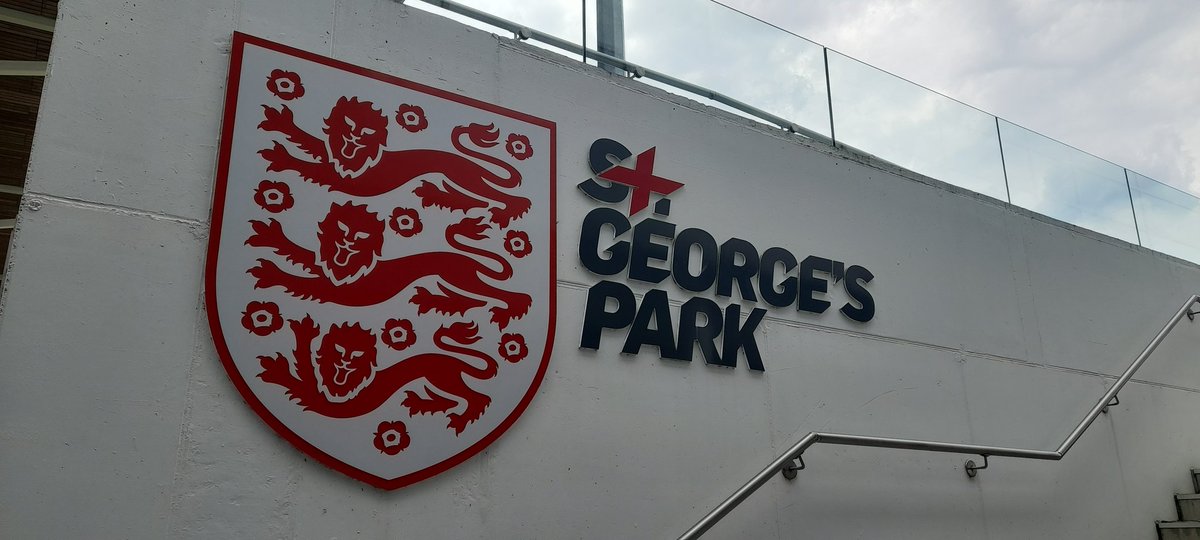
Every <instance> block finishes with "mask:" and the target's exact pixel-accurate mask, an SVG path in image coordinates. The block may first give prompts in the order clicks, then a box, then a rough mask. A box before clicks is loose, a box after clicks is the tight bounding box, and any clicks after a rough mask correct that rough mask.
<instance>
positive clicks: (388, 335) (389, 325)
mask: <svg viewBox="0 0 1200 540" xmlns="http://www.w3.org/2000/svg"><path fill="white" fill-rule="evenodd" d="M381 337H382V338H383V344H384V345H387V346H388V347H391V348H393V349H395V350H397V351H403V350H404V349H407V348H408V347H409V345H412V344H413V343H416V342H417V334H416V333H415V332H413V325H412V321H410V320H408V319H391V320H389V321H388V322H386V323H384V325H383V335H382V336H381Z"/></svg>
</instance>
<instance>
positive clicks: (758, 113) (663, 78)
mask: <svg viewBox="0 0 1200 540" xmlns="http://www.w3.org/2000/svg"><path fill="white" fill-rule="evenodd" d="M399 1H400V2H401V3H403V2H404V1H405V0H399ZM421 1H422V2H425V3H426V4H430V5H433V6H437V7H440V8H442V9H444V10H446V11H452V12H454V13H457V14H459V15H463V16H465V17H470V18H472V19H475V20H477V21H479V22H481V23H484V24H487V25H490V26H495V27H496V28H500V29H503V30H507V31H509V32H512V33H513V35H515V36H516V37H517V38H518V39H522V40H525V39H532V40H534V41H540V42H542V43H545V44H547V45H551V46H553V47H557V48H559V49H562V50H564V51H567V52H570V53H574V54H585V53H586V55H587V57H588V58H592V59H595V60H602V61H604V63H606V64H611V65H613V66H616V67H618V68H621V69H623V70H625V72H626V73H631V74H633V75H634V76H635V77H645V78H647V79H652V80H655V81H658V82H660V83H663V84H666V85H668V86H673V87H675V88H678V89H680V90H683V91H685V92H690V93H692V94H696V95H698V96H701V97H705V98H708V99H711V100H713V101H715V102H717V103H721V104H723V105H726V106H729V107H732V108H734V109H737V110H739V111H742V112H744V113H746V114H749V115H750V116H753V117H755V118H758V119H760V120H765V121H767V122H770V123H772V124H775V125H777V126H779V127H781V128H783V129H785V130H787V131H790V132H792V133H798V134H800V135H803V136H805V137H808V138H810V139H816V140H818V141H821V142H824V143H826V144H830V145H832V144H833V139H830V138H829V137H828V136H825V135H822V134H820V133H817V132H815V131H813V130H811V129H808V128H806V127H803V126H800V125H797V124H796V123H794V122H792V121H791V120H788V119H786V118H783V117H781V116H776V115H774V114H771V113H769V112H767V111H764V110H762V109H759V108H758V107H755V106H753V105H749V104H747V103H743V102H741V101H738V100H736V99H734V98H731V97H729V96H727V95H725V94H722V93H720V92H714V91H712V90H709V89H707V88H704V87H703V86H698V85H695V84H692V83H689V82H687V81H682V80H679V79H676V78H675V77H672V76H670V75H667V74H665V73H661V72H658V71H654V70H652V69H647V68H645V67H643V66H639V65H637V64H634V63H633V62H629V61H627V60H625V59H624V58H617V57H615V56H611V55H608V54H605V53H602V52H600V51H596V50H592V49H588V48H586V47H583V46H582V45H579V44H577V43H572V42H570V41H567V40H565V39H562V38H558V37H554V36H552V35H550V34H547V33H545V32H539V31H537V30H534V29H532V28H529V27H527V26H523V25H520V24H517V23H515V22H512V21H510V20H508V19H504V18H501V17H497V16H495V15H492V14H491V13H487V12H485V11H479V10H477V9H475V8H472V7H468V6H464V5H462V4H459V3H458V2H452V1H450V0H421Z"/></svg>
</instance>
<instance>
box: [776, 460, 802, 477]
mask: <svg viewBox="0 0 1200 540" xmlns="http://www.w3.org/2000/svg"><path fill="white" fill-rule="evenodd" d="M804 467H805V465H804V456H796V459H793V460H792V462H791V463H788V464H787V465H784V466H783V468H782V469H779V472H781V473H783V477H784V478H787V479H788V480H795V479H796V473H797V472H799V471H803V470H804Z"/></svg>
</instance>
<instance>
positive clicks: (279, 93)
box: [267, 69, 304, 101]
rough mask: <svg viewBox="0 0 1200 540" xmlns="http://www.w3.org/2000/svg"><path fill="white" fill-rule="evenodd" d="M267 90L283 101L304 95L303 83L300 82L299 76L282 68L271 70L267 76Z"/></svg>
mask: <svg viewBox="0 0 1200 540" xmlns="http://www.w3.org/2000/svg"><path fill="white" fill-rule="evenodd" d="M267 90H270V91H271V93H272V94H275V97H277V98H279V99H282V100H284V101H291V100H293V99H296V98H300V97H304V85H303V84H300V76H299V75H297V74H295V73H293V72H291V71H284V70H282V69H276V70H273V71H271V76H270V77H267Z"/></svg>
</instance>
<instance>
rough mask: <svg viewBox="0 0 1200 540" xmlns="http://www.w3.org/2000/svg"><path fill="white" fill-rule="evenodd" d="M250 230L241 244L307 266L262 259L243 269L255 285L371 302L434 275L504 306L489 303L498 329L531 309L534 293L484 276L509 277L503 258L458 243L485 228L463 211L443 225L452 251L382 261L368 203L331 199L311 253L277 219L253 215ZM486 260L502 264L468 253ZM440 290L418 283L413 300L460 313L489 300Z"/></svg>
mask: <svg viewBox="0 0 1200 540" xmlns="http://www.w3.org/2000/svg"><path fill="white" fill-rule="evenodd" d="M250 225H251V227H253V229H254V234H253V235H251V236H250V238H248V239H247V240H246V244H247V245H250V246H254V247H265V248H269V249H271V250H273V251H274V252H275V253H276V254H277V255H280V256H282V257H284V258H285V259H286V260H287V261H288V262H290V263H293V264H295V265H297V266H299V267H300V268H302V269H303V270H304V271H305V274H306V275H300V276H298V275H295V274H291V273H288V272H285V271H283V270H282V269H280V268H279V267H278V266H277V265H276V264H275V263H273V262H271V261H269V260H267V259H259V260H258V265H257V266H255V267H253V268H251V269H250V270H248V271H247V272H248V273H249V274H250V275H252V276H254V277H255V279H256V282H255V284H254V286H255V288H258V289H267V288H270V287H282V288H283V289H284V290H285V291H287V292H288V293H289V294H291V295H292V296H295V297H298V298H302V299H305V300H308V299H315V300H317V301H318V302H333V303H335V304H340V305H343V306H373V305H376V304H379V303H381V302H384V301H386V300H388V299H391V298H392V297H394V296H396V295H397V294H400V293H401V292H402V291H403V290H404V289H405V288H407V287H408V286H409V285H411V284H412V283H413V282H414V281H416V280H418V279H420V278H423V277H426V276H433V277H437V278H440V279H441V280H442V281H444V282H446V283H448V284H449V285H451V286H453V287H455V288H457V289H460V290H462V291H466V292H467V293H470V294H473V295H477V296H480V297H483V298H489V299H493V300H495V301H497V302H499V303H501V304H503V305H500V306H494V307H492V308H491V309H490V311H491V313H492V317H491V321H492V323H494V324H495V325H496V326H497V327H498V328H500V329H501V330H503V329H504V328H505V327H506V326H508V323H509V322H511V321H512V319H519V318H521V317H523V316H524V315H525V313H527V312H528V311H529V306H530V304H531V303H532V299H531V298H530V297H529V295H527V294H522V293H516V292H511V291H506V290H504V289H500V288H498V287H496V286H493V285H490V284H488V283H485V282H484V281H483V278H485V277H486V278H488V279H491V280H495V281H505V280H508V279H509V278H511V277H512V276H513V269H512V265H510V264H509V263H508V261H507V260H505V259H504V257H501V256H500V255H497V254H495V253H492V252H490V251H487V250H485V249H482V248H478V247H475V246H470V245H466V244H463V243H462V242H461V241H460V240H459V237H462V238H466V239H468V240H483V239H485V238H486V237H487V236H486V235H485V234H484V233H485V231H487V229H488V227H487V226H486V225H484V224H483V218H482V217H474V218H464V219H463V220H462V221H460V222H458V223H456V224H453V225H450V226H449V227H446V241H447V242H448V243H449V244H450V246H451V247H453V248H455V249H457V250H459V251H461V252H463V253H458V252H454V251H443V252H431V253H417V254H414V255H408V256H405V257H400V258H397V259H388V260H380V259H379V256H380V251H381V249H382V248H383V227H384V222H383V220H382V219H380V218H379V216H378V214H376V213H375V212H370V211H368V210H367V207H366V205H358V204H354V203H346V204H336V203H335V204H332V205H331V206H330V208H329V213H328V214H327V215H326V216H325V218H324V219H323V220H321V222H320V223H318V224H317V242H318V244H319V247H318V249H317V251H316V252H315V253H314V252H313V251H310V250H307V249H305V248H303V247H300V246H299V245H297V244H296V243H295V242H293V241H291V240H290V239H288V237H287V235H286V234H284V232H283V227H282V226H281V225H280V224H279V222H278V221H276V220H274V219H271V220H269V221H266V222H263V221H257V220H251V221H250ZM464 253H466V254H473V255H477V256H479V257H482V258H484V259H487V260H489V261H491V262H493V263H495V264H496V265H498V266H499V269H496V268H493V267H492V266H489V264H486V263H485V262H483V261H481V260H479V259H476V258H475V257H472V256H470V255H466V254H464ZM438 288H439V289H441V291H442V292H443V293H444V294H443V295H437V294H431V293H430V292H429V291H428V290H426V289H424V288H422V287H417V293H416V294H415V295H414V296H413V298H412V299H411V302H412V303H413V304H416V305H417V306H418V311H419V312H420V313H425V312H427V311H429V310H431V309H432V310H437V311H439V312H442V313H457V314H462V313H464V312H466V311H467V310H468V309H471V308H475V307H481V306H484V305H486V303H485V302H482V301H479V300H476V299H474V298H469V297H466V296H463V295H459V294H457V293H454V292H453V291H451V290H448V289H446V288H445V287H443V286H441V283H439V284H438Z"/></svg>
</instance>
